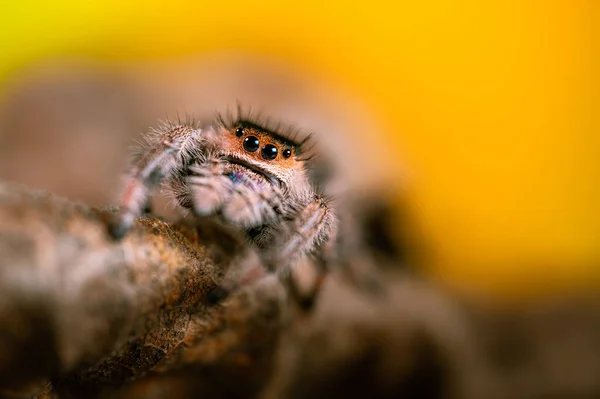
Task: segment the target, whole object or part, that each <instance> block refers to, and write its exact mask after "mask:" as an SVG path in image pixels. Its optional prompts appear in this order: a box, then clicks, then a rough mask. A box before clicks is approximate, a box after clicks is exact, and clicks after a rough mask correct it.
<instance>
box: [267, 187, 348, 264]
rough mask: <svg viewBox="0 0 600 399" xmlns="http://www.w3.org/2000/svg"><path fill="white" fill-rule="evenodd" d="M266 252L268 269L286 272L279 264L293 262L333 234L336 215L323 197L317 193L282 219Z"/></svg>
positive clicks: (335, 227) (309, 252)
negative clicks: (294, 211) (295, 211)
mask: <svg viewBox="0 0 600 399" xmlns="http://www.w3.org/2000/svg"><path fill="white" fill-rule="evenodd" d="M279 230H280V231H279V234H276V236H275V238H274V244H273V245H271V247H272V248H273V251H272V252H271V253H270V254H267V258H268V259H269V260H270V263H271V264H270V266H271V269H273V270H277V272H278V273H286V271H287V270H286V268H285V267H284V268H282V267H279V265H285V264H293V263H294V262H295V261H296V260H298V259H300V258H302V257H305V256H307V255H309V254H311V253H313V252H314V251H315V250H316V249H318V248H320V247H321V246H322V245H323V244H325V243H327V242H328V241H329V240H330V237H331V236H333V235H335V233H336V230H337V218H336V216H335V214H334V212H333V209H332V208H330V207H329V206H328V202H327V199H325V198H324V197H321V196H319V195H317V194H314V195H313V198H312V199H311V201H309V202H308V203H307V204H306V205H305V206H304V207H303V208H302V209H301V210H300V211H299V212H298V213H297V215H296V217H294V218H291V219H289V220H286V221H285V222H284V223H283V224H282V226H281V228H280V229H279Z"/></svg>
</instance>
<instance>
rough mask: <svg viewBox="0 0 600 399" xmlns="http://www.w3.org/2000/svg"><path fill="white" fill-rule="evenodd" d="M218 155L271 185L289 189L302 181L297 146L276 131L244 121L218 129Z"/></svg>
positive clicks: (303, 176) (303, 174) (301, 167)
mask: <svg viewBox="0 0 600 399" xmlns="http://www.w3.org/2000/svg"><path fill="white" fill-rule="evenodd" d="M221 129H222V130H221V135H220V143H219V144H220V152H221V155H222V157H223V158H224V159H226V160H227V161H228V162H229V163H231V164H235V165H239V166H241V167H244V168H245V169H248V170H249V171H250V172H253V173H256V174H259V175H261V176H262V177H264V178H266V179H267V180H269V181H271V182H278V183H279V184H281V185H283V186H285V187H287V188H289V187H290V185H291V184H298V180H299V178H300V179H302V180H303V179H305V178H306V174H305V171H304V163H305V160H304V159H303V158H301V157H299V154H300V144H301V143H296V142H294V141H293V140H290V139H288V138H286V137H284V136H283V135H281V134H279V133H278V132H277V131H275V130H272V129H268V128H266V127H263V126H260V125H258V124H256V123H254V122H250V121H247V120H237V121H235V122H233V123H230V124H227V125H223V126H221Z"/></svg>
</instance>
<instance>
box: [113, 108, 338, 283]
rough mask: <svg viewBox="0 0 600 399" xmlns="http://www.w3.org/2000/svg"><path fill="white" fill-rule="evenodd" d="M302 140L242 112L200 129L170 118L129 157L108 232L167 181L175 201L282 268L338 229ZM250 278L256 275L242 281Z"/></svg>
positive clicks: (116, 232) (117, 229)
mask: <svg viewBox="0 0 600 399" xmlns="http://www.w3.org/2000/svg"><path fill="white" fill-rule="evenodd" d="M305 141H306V140H303V141H297V140H294V139H293V138H292V136H291V135H289V134H287V135H286V134H284V133H281V130H279V129H273V128H267V127H265V126H262V125H261V124H258V123H255V122H252V121H250V120H249V119H247V118H237V119H235V120H231V121H225V120H224V119H223V118H218V119H217V121H216V122H215V123H214V124H212V125H209V126H207V127H203V128H199V127H197V126H193V125H192V124H174V125H170V124H167V125H165V126H163V128H162V129H161V130H159V131H154V132H153V133H152V135H151V136H149V137H148V138H147V142H148V146H147V148H146V149H145V150H144V151H143V152H142V154H141V156H140V157H139V158H138V159H137V161H136V162H134V164H133V167H132V168H131V170H130V173H129V175H128V177H127V181H126V184H125V190H124V194H123V195H122V197H121V202H120V212H119V214H118V217H117V220H116V222H115V223H114V225H113V226H112V229H111V232H112V234H113V236H115V237H117V238H118V237H122V236H123V235H124V234H125V233H126V232H127V230H128V229H129V228H130V226H131V224H132V222H133V219H134V218H135V217H136V216H139V215H140V214H141V213H142V212H143V211H144V210H145V209H147V208H148V206H147V204H148V201H149V195H150V192H151V190H152V189H153V188H154V187H155V186H156V185H157V184H158V183H161V182H164V183H166V184H167V187H168V188H169V190H168V191H170V192H171V193H172V194H173V196H174V198H175V199H176V202H177V203H178V204H179V205H181V206H182V207H184V208H186V209H189V210H191V212H192V213H193V214H194V215H195V216H196V217H207V216H210V217H217V218H219V219H221V221H222V222H224V223H226V224H228V225H230V226H234V227H236V228H238V229H239V230H240V231H242V232H243V233H244V234H245V235H246V237H247V239H248V242H249V243H251V244H252V245H253V246H255V248H256V249H257V250H258V251H259V252H260V253H261V254H262V255H263V259H264V263H265V266H266V267H267V268H268V269H270V270H271V271H278V273H279V274H280V275H281V273H282V272H283V273H284V274H285V272H287V271H288V270H289V269H290V267H292V266H293V264H294V263H295V262H297V261H299V260H300V259H302V258H306V257H308V256H311V255H315V254H317V253H318V252H319V251H320V249H321V247H322V246H323V244H324V243H325V242H327V241H328V240H329V239H330V237H331V236H332V234H333V233H334V231H335V230H336V218H335V216H334V214H333V211H332V209H331V208H330V207H329V206H328V203H327V201H326V199H325V198H324V197H323V196H321V195H320V194H318V193H317V191H316V189H315V183H314V182H312V181H311V178H310V174H309V172H308V163H309V162H310V159H311V157H309V156H306V154H305V153H303V152H302V150H303V144H305ZM317 257H318V256H317ZM250 274H253V275H256V274H257V273H256V271H254V272H252V273H250ZM258 274H260V273H258ZM248 279H250V280H254V278H248V277H245V278H242V279H241V280H248Z"/></svg>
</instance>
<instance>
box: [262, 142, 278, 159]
mask: <svg viewBox="0 0 600 399" xmlns="http://www.w3.org/2000/svg"><path fill="white" fill-rule="evenodd" d="M260 155H262V157H263V159H266V160H267V161H272V160H274V159H275V158H277V147H275V146H274V145H273V144H267V145H266V146H264V147H263V149H262V151H261V152H260Z"/></svg>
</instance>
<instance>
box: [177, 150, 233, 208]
mask: <svg viewBox="0 0 600 399" xmlns="http://www.w3.org/2000/svg"><path fill="white" fill-rule="evenodd" d="M222 163H223V162H222V160H221V159H219V158H218V157H216V156H214V155H209V156H207V157H206V158H205V161H204V162H202V163H198V164H194V165H192V166H190V167H189V168H188V170H187V178H186V182H187V185H188V187H189V192H190V207H191V208H192V209H193V211H194V213H195V214H196V215H198V216H206V215H211V214H213V213H215V212H216V211H218V210H219V209H220V207H221V205H222V204H223V202H224V201H225V199H226V198H227V197H229V196H230V195H231V184H232V183H231V181H230V180H229V179H228V178H227V177H226V176H224V175H223V164H222Z"/></svg>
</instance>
